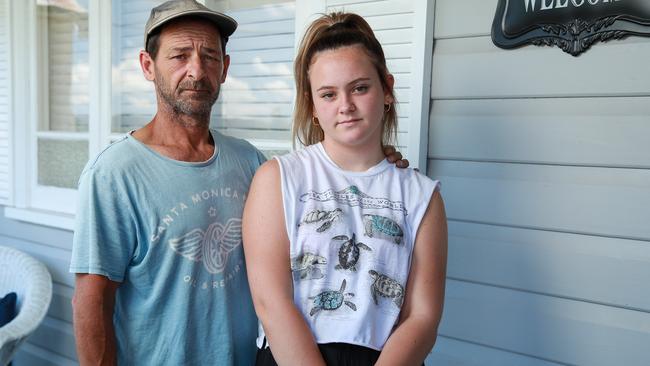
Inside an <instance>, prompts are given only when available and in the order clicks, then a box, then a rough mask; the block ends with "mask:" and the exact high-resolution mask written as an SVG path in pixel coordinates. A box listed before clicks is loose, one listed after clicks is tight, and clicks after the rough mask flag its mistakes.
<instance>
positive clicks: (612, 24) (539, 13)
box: [492, 0, 650, 56]
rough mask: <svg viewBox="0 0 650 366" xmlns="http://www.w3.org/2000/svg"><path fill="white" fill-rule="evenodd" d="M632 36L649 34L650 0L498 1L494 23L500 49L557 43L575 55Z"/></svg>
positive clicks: (493, 31)
mask: <svg viewBox="0 0 650 366" xmlns="http://www.w3.org/2000/svg"><path fill="white" fill-rule="evenodd" d="M629 35H636V36H646V37H650V0H499V4H498V6H497V12H496V15H495V16H494V22H493V23H492V41H493V42H494V44H495V45H497V46H499V47H501V48H515V47H519V46H523V45H525V44H529V43H532V44H534V45H537V46H553V45H555V46H558V47H560V48H561V49H562V50H563V51H564V52H567V53H570V54H572V55H573V56H578V55H580V54H581V53H582V52H585V51H586V50H587V49H589V47H591V45H592V44H594V43H595V42H599V41H601V42H605V41H609V40H611V39H621V38H623V37H626V36H629Z"/></svg>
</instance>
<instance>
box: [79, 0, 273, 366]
mask: <svg viewBox="0 0 650 366" xmlns="http://www.w3.org/2000/svg"><path fill="white" fill-rule="evenodd" d="M236 27H237V23H236V22H235V21H234V20H233V19H231V18H229V17H227V16H226V15H223V14H221V13H218V12H214V11H212V10H210V9H208V8H206V7H204V6H203V5H200V4H198V3H196V2H195V1H194V0H173V1H168V2H166V3H164V4H162V5H160V6H158V7H156V8H154V9H153V10H152V11H151V16H150V18H149V20H148V22H147V24H146V27H145V49H146V50H145V51H142V52H141V53H140V65H141V67H142V70H143V73H144V75H145V77H146V78H147V80H150V81H152V82H153V83H154V85H155V89H156V96H157V111H156V114H155V116H154V117H153V119H152V121H151V122H150V123H148V124H147V125H146V126H144V127H142V128H141V129H138V130H136V131H133V132H131V133H129V134H128V135H127V136H126V137H124V138H122V139H121V140H119V141H117V142H115V143H114V144H112V145H110V146H109V147H107V148H106V149H104V151H102V152H101V153H100V154H99V155H98V156H97V157H95V158H94V159H91V160H90V161H89V162H88V164H87V166H86V168H85V169H84V172H83V173H82V175H81V178H80V181H79V207H78V210H77V223H76V229H75V235H74V243H73V252H72V261H71V264H70V271H71V272H73V273H76V274H77V275H76V288H75V295H74V299H73V308H74V330H75V337H76V340H77V353H78V356H79V361H80V363H81V364H82V365H89V364H92V365H95V364H102V365H112V364H116V363H117V364H127V365H250V364H252V363H253V360H254V356H255V337H256V335H257V319H256V317H255V313H254V310H253V305H252V301H251V298H250V291H249V287H248V282H247V280H246V269H245V264H244V258H243V251H242V247H241V215H242V210H243V205H244V200H245V198H246V194H247V192H248V188H249V185H250V182H251V179H252V177H253V174H254V172H255V170H256V169H257V167H258V166H259V165H260V164H261V163H262V162H263V161H264V157H263V156H262V154H261V153H260V152H259V151H257V150H256V149H255V148H254V147H252V146H251V145H250V144H249V143H247V142H245V141H242V140H239V139H235V138H231V137H227V136H224V135H222V134H220V133H218V132H216V131H214V130H211V129H210V128H209V121H210V111H211V108H212V105H213V104H214V102H215V101H216V100H217V98H218V96H219V90H220V86H221V84H222V83H223V82H224V81H225V78H226V75H227V71H228V66H229V64H230V59H229V57H228V55H226V53H225V46H226V42H227V40H228V37H229V36H230V35H231V34H232V33H233V32H234V31H235V29H236Z"/></svg>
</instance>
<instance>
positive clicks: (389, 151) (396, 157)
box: [384, 145, 409, 168]
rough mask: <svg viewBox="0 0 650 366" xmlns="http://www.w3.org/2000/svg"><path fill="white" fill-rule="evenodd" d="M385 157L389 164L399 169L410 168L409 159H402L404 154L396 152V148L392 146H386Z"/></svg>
mask: <svg viewBox="0 0 650 366" xmlns="http://www.w3.org/2000/svg"><path fill="white" fill-rule="evenodd" d="M384 155H386V159H388V161H389V162H391V163H393V164H395V166H396V167H398V168H408V166H409V161H408V160H407V159H402V154H401V153H400V152H399V151H397V150H395V147H394V146H392V145H386V146H384Z"/></svg>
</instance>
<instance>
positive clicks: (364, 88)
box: [354, 85, 368, 93]
mask: <svg viewBox="0 0 650 366" xmlns="http://www.w3.org/2000/svg"><path fill="white" fill-rule="evenodd" d="M367 90H368V85H358V86H355V87H354V91H355V92H357V93H364V92H366V91H367Z"/></svg>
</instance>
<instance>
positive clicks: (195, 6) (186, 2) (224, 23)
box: [144, 0, 237, 48]
mask: <svg viewBox="0 0 650 366" xmlns="http://www.w3.org/2000/svg"><path fill="white" fill-rule="evenodd" d="M185 16H197V17H202V18H205V19H207V20H209V21H211V22H213V23H214V24H215V25H216V26H217V28H219V32H220V33H221V36H222V37H225V38H228V37H229V36H230V35H231V34H233V32H234V31H235V29H237V22H236V21H235V19H233V18H231V17H229V16H227V15H225V14H222V13H219V12H218V11H214V10H211V9H209V8H207V7H206V6H204V5H202V4H199V3H197V2H196V1H194V0H170V1H167V2H164V3H162V4H160V5H158V6H156V7H155V8H153V9H151V15H149V20H147V25H145V27H144V46H145V48H146V47H147V41H148V40H149V36H150V35H151V33H152V32H153V31H155V30H156V29H158V28H160V27H161V26H162V25H164V24H165V23H167V22H169V21H170V20H172V19H177V18H180V17H185Z"/></svg>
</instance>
